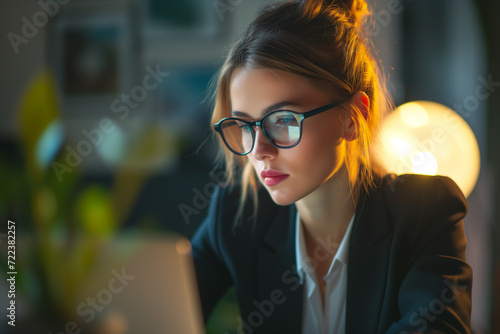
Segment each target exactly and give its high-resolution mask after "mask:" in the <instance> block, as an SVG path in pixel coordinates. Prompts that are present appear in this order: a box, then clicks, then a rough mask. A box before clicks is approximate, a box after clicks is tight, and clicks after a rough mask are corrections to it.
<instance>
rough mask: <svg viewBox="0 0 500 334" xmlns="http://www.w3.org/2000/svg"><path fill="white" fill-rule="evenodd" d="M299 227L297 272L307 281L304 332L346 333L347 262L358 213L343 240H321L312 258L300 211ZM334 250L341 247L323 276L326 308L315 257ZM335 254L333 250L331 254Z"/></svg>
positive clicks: (314, 333) (313, 333)
mask: <svg viewBox="0 0 500 334" xmlns="http://www.w3.org/2000/svg"><path fill="white" fill-rule="evenodd" d="M296 219H297V220H296V229H295V257H296V263H297V274H298V276H299V279H300V283H301V284H304V305H303V313H302V317H303V318H302V333H303V334H316V333H317V334H344V333H345V316H346V315H345V313H346V306H345V305H346V290H347V262H348V258H349V244H350V236H351V230H352V225H353V222H354V215H353V216H352V218H351V221H350V223H349V226H348V227H347V230H346V232H345V235H344V237H343V239H342V242H341V243H340V246H339V247H338V249H337V247H336V246H338V244H337V245H336V244H333V243H330V242H328V238H327V242H321V244H322V247H320V248H318V249H317V250H315V251H314V254H313V256H312V257H309V256H308V254H307V249H306V244H305V239H304V230H303V227H302V224H301V222H300V217H299V213H298V212H297V218H296ZM333 249H335V250H337V253H336V254H335V257H334V258H333V261H332V263H331V265H330V268H329V269H328V272H327V274H326V275H325V277H323V280H324V281H325V283H326V293H325V309H324V312H323V306H322V302H321V292H320V286H318V283H317V280H316V274H315V271H314V269H315V265H316V260H315V259H314V257H317V258H319V257H322V256H326V255H328V252H332V251H333ZM330 254H331V253H330Z"/></svg>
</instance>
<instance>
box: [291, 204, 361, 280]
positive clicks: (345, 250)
mask: <svg viewBox="0 0 500 334" xmlns="http://www.w3.org/2000/svg"><path fill="white" fill-rule="evenodd" d="M353 222H354V215H353V216H352V218H351V221H350V222H349V225H348V227H347V230H346V232H345V234H344V237H343V238H342V242H341V243H340V246H339V248H338V250H337V253H336V254H335V257H334V258H333V261H332V264H331V265H330V269H329V270H328V274H327V275H329V274H330V272H331V270H332V267H333V264H334V263H335V262H336V261H340V262H341V263H343V264H344V265H347V263H348V260H349V246H350V240H351V238H350V237H351V231H352V225H353ZM295 262H296V264H297V275H298V276H299V279H300V284H303V282H304V274H309V275H313V273H307V270H306V266H307V265H310V260H308V254H307V249H306V242H305V239H304V229H303V227H302V224H301V222H300V216H299V212H298V211H297V215H296V218H295Z"/></svg>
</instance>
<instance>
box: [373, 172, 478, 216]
mask: <svg viewBox="0 0 500 334" xmlns="http://www.w3.org/2000/svg"><path fill="white" fill-rule="evenodd" d="M381 188H382V189H383V192H384V195H385V197H386V198H387V200H388V201H389V202H391V203H395V204H396V205H400V206H401V207H402V208H405V209H407V208H408V206H410V205H413V206H415V205H417V204H418V203H420V206H422V205H425V207H422V208H423V209H425V208H427V209H428V210H432V211H445V212H449V211H460V212H463V213H464V214H466V213H467V211H468V204H467V200H466V199H465V196H464V194H463V193H462V191H461V190H460V188H459V187H458V185H457V184H456V183H455V181H453V180H452V179H451V178H449V177H447V176H443V175H432V176H431V175H419V174H402V175H395V174H389V175H386V176H385V177H384V179H383V181H382V185H381Z"/></svg>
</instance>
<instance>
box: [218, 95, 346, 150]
mask: <svg viewBox="0 0 500 334" xmlns="http://www.w3.org/2000/svg"><path fill="white" fill-rule="evenodd" d="M340 104H342V102H337V103H330V104H327V105H325V106H322V107H319V108H316V109H313V110H310V111H306V112H304V113H298V112H295V111H291V110H275V111H273V112H270V113H269V114H267V115H265V116H264V117H262V118H261V119H260V120H258V121H253V122H252V121H245V120H243V119H241V118H237V117H226V118H223V119H221V120H220V121H219V122H217V123H216V124H214V130H215V131H216V132H217V133H219V135H220V136H221V138H222V140H223V141H224V144H226V147H227V148H228V149H229V150H230V151H231V152H233V153H234V154H236V155H240V156H243V155H247V154H249V153H250V152H252V150H253V148H254V146H255V130H254V129H253V128H254V127H255V126H258V127H260V129H261V130H262V133H263V134H264V136H265V137H266V139H267V140H268V141H269V142H270V143H271V145H273V146H274V147H276V148H282V149H288V148H293V147H295V146H297V145H298V144H299V143H300V140H301V139H302V121H303V120H305V119H306V118H309V117H311V116H314V115H317V114H319V113H322V112H324V111H327V110H330V109H332V108H334V107H337V106H339V105H340ZM284 111H286V112H289V113H292V114H294V115H295V116H296V117H297V118H298V121H299V131H300V133H299V139H298V140H297V142H296V143H295V144H293V145H289V146H281V145H278V144H275V143H273V141H272V140H271V138H269V136H268V135H267V133H266V130H265V129H264V126H263V124H264V121H265V120H266V118H267V117H269V116H270V115H272V114H274V113H277V112H284ZM227 120H236V121H239V122H242V123H245V124H246V125H248V126H249V128H250V132H251V133H252V147H251V148H250V150H249V151H248V152H246V153H238V152H236V151H234V150H233V149H232V148H231V146H230V145H229V144H228V143H227V141H226V138H225V137H224V134H223V133H222V129H221V124H222V122H224V121H227Z"/></svg>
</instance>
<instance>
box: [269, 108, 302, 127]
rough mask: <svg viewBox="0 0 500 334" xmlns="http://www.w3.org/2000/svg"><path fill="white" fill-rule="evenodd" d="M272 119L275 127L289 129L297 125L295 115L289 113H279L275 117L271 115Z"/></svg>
mask: <svg viewBox="0 0 500 334" xmlns="http://www.w3.org/2000/svg"><path fill="white" fill-rule="evenodd" d="M270 118H271V119H270V121H271V122H272V124H273V125H274V126H280V127H281V126H283V127H288V126H296V125H297V119H296V118H295V116H294V115H293V114H291V113H289V112H278V113H276V114H274V115H271V116H270Z"/></svg>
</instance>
